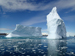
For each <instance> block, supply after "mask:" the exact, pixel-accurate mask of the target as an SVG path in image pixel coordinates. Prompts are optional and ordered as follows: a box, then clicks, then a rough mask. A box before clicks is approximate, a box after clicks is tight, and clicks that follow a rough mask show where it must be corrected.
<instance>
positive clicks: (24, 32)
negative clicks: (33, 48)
mask: <svg viewBox="0 0 75 56" xmlns="http://www.w3.org/2000/svg"><path fill="white" fill-rule="evenodd" d="M30 36H42V34H41V28H40V27H31V26H23V25H19V24H18V25H16V29H15V30H14V31H13V32H11V33H9V34H8V35H7V36H6V37H30Z"/></svg>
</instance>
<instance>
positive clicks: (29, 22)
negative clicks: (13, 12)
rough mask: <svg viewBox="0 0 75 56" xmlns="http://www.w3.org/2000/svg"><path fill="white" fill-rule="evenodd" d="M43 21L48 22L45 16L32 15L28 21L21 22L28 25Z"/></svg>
mask: <svg viewBox="0 0 75 56" xmlns="http://www.w3.org/2000/svg"><path fill="white" fill-rule="evenodd" d="M42 22H46V20H45V16H36V17H32V18H31V19H29V20H27V21H23V22H21V23H20V24H22V25H26V26H28V25H33V24H37V23H42Z"/></svg>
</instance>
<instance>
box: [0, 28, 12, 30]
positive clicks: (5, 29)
mask: <svg viewBox="0 0 75 56" xmlns="http://www.w3.org/2000/svg"><path fill="white" fill-rule="evenodd" d="M0 30H12V29H7V28H0Z"/></svg>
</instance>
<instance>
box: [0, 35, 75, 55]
mask: <svg viewBox="0 0 75 56" xmlns="http://www.w3.org/2000/svg"><path fill="white" fill-rule="evenodd" d="M0 56H75V38H74V37H69V38H67V39H65V40H50V39H46V36H42V37H41V38H38V37H31V38H29V37H19V38H18V37H17V38H16V37H12V38H6V37H4V36H0Z"/></svg>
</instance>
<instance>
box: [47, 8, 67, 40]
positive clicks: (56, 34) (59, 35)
mask: <svg viewBox="0 0 75 56" xmlns="http://www.w3.org/2000/svg"><path fill="white" fill-rule="evenodd" d="M47 27H48V37H47V38H49V39H64V38H66V27H65V24H64V22H63V20H62V19H61V18H60V16H59V15H58V13H57V8H56V7H54V8H53V9H52V11H51V12H50V13H49V14H48V15H47Z"/></svg>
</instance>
